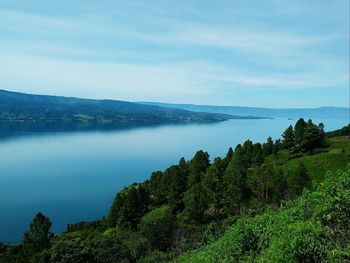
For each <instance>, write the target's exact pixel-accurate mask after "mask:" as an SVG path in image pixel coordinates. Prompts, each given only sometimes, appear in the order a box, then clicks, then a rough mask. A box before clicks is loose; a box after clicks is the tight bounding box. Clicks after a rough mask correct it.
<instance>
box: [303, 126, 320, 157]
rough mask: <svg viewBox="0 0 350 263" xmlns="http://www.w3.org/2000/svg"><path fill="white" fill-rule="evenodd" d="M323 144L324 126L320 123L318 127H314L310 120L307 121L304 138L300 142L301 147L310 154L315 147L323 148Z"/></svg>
mask: <svg viewBox="0 0 350 263" xmlns="http://www.w3.org/2000/svg"><path fill="white" fill-rule="evenodd" d="M324 144H325V132H324V125H323V124H322V123H320V124H319V126H317V125H315V124H314V123H313V122H312V120H308V122H307V124H306V127H305V131H304V136H303V139H302V141H301V147H302V148H303V149H304V150H306V151H310V152H312V151H313V150H314V149H315V148H317V147H323V146H324Z"/></svg>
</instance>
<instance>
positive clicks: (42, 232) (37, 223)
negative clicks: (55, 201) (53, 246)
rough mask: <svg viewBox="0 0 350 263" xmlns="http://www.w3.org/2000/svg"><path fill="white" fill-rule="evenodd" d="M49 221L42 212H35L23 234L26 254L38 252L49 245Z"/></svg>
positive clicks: (51, 235) (50, 235)
mask: <svg viewBox="0 0 350 263" xmlns="http://www.w3.org/2000/svg"><path fill="white" fill-rule="evenodd" d="M51 225H52V224H51V221H50V219H49V218H48V217H46V216H45V215H43V214H42V213H40V212H39V213H37V214H36V216H35V217H34V219H33V221H32V222H31V223H30V226H29V229H28V230H27V232H25V233H24V236H23V242H22V244H23V248H24V250H25V252H26V253H28V254H35V253H39V252H41V251H42V250H44V249H45V248H47V247H49V245H50V239H51V238H52V237H53V234H52V233H51V232H50V228H51Z"/></svg>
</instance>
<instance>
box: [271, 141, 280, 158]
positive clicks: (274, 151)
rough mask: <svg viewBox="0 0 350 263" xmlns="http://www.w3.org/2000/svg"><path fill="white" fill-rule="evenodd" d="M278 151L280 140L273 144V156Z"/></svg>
mask: <svg viewBox="0 0 350 263" xmlns="http://www.w3.org/2000/svg"><path fill="white" fill-rule="evenodd" d="M280 149H281V140H280V139H278V140H276V141H275V143H274V144H273V149H272V152H273V154H274V155H277V153H278V152H279V150H280Z"/></svg>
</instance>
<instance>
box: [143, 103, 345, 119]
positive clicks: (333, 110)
mask: <svg viewBox="0 0 350 263" xmlns="http://www.w3.org/2000/svg"><path fill="white" fill-rule="evenodd" d="M142 104H144V105H154V106H161V107H167V108H174V109H183V110H190V111H196V112H208V113H222V114H232V115H242V116H257V117H272V118H301V117H303V118H311V119H312V118H330V119H345V118H349V113H350V109H349V108H346V107H320V108H284V109H277V108H259V107H238V106H211V105H194V104H170V103H159V102H142Z"/></svg>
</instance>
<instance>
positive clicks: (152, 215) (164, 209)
mask: <svg viewBox="0 0 350 263" xmlns="http://www.w3.org/2000/svg"><path fill="white" fill-rule="evenodd" d="M170 211H171V207H170V206H169V205H162V206H160V207H158V208H156V209H153V210H152V211H150V212H148V213H147V214H145V215H144V216H143V217H142V218H141V224H151V223H152V222H155V221H157V220H159V219H161V218H163V217H165V216H167V215H169V213H170Z"/></svg>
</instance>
